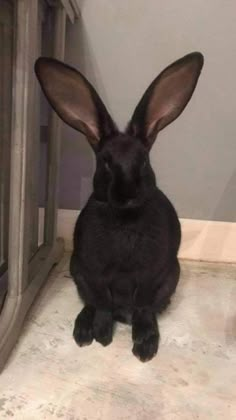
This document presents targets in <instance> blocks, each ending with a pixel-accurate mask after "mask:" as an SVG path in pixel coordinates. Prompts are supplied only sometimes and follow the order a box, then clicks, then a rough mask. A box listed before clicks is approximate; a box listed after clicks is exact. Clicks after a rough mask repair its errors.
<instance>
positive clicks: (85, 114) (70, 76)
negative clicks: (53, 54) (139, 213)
mask: <svg viewBox="0 0 236 420" xmlns="http://www.w3.org/2000/svg"><path fill="white" fill-rule="evenodd" d="M202 66H203V56H202V54H200V53H198V52H195V53H191V54H188V55H186V56H184V57H183V58H181V59H180V60H178V61H176V62H174V63H173V64H171V65H170V66H168V67H167V68H166V69H165V70H163V72H162V73H161V74H160V75H159V76H158V77H157V78H156V79H155V80H154V81H153V82H152V83H151V85H150V86H149V87H148V89H147V90H146V92H145V93H144V95H143V97H142V98H141V100H140V102H139V103H138V105H137V107H136V108H135V111H134V113H133V116H132V118H131V120H130V122H129V124H128V127H127V129H126V131H125V132H124V133H120V132H119V131H118V129H117V127H116V125H115V123H114V122H113V120H112V118H111V116H110V115H109V113H108V111H107V110H106V107H105V106H104V104H103V102H102V101H101V99H100V97H99V96H98V94H97V92H96V91H95V89H94V88H93V86H92V85H91V84H90V83H89V82H88V81H87V80H86V79H85V77H84V76H83V75H82V74H81V73H79V72H78V71H77V70H75V69H73V68H72V67H69V66H67V65H65V64H63V63H62V62H60V61H57V60H55V59H51V58H44V57H41V58H39V59H38V60H37V61H36V64H35V71H36V75H37V77H38V79H39V82H40V84H41V87H42V90H43V92H44V93H45V95H46V97H47V99H48V101H49V102H50V104H51V105H52V107H53V109H54V110H55V111H56V113H57V114H58V115H59V116H60V117H61V119H62V120H63V121H64V122H66V123H67V124H69V125H70V126H71V127H73V128H75V129H76V130H78V131H80V132H82V133H83V134H84V135H85V136H86V137H87V139H88V141H89V143H90V145H91V146H92V148H93V150H94V151H95V154H96V160H97V165H96V172H95V176H94V194H95V198H96V199H97V200H99V201H102V202H108V203H109V204H111V205H112V206H113V207H115V208H120V209H128V208H132V209H133V208H138V207H140V206H141V205H142V204H143V203H144V201H145V200H146V199H147V198H148V197H149V195H150V194H151V192H152V190H153V188H155V176H154V173H153V170H152V168H151V165H150V162H149V151H150V149H151V146H152V144H153V143H154V140H155V138H156V136H157V134H158V132H159V131H160V130H162V129H163V128H164V127H165V126H167V125H168V124H170V123H171V122H172V121H174V120H175V119H176V118H177V117H178V116H179V115H180V114H181V112H182V111H183V110H184V108H185V106H186V105H187V103H188V101H189V100H190V98H191V96H192V94H193V91H194V89H195V86H196V84H197V80H198V77H199V75H200V72H201V69H202Z"/></svg>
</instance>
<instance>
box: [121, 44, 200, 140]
mask: <svg viewBox="0 0 236 420" xmlns="http://www.w3.org/2000/svg"><path fill="white" fill-rule="evenodd" d="M203 62H204V58H203V55H202V54H201V53H199V52H194V53H191V54H188V55H186V56H184V57H182V58H181V59H180V60H178V61H175V62H174V63H173V64H171V65H170V66H168V67H167V68H166V69H165V70H163V72H162V73H161V74H160V75H159V76H158V77H157V78H156V79H155V80H154V81H153V82H152V83H151V85H150V86H149V87H148V89H147V90H146V92H145V93H144V95H143V97H142V98H141V100H140V102H139V104H138V105H137V107H136V109H135V111H134V114H133V116H132V119H131V121H130V123H129V125H128V128H127V132H128V133H129V134H130V135H132V136H136V137H140V138H141V139H142V140H143V141H144V143H145V144H146V146H147V147H148V148H150V147H151V146H152V144H153V142H154V140H155V138H156V136H157V133H158V132H159V131H160V130H162V129H163V128H164V127H166V126H167V125H168V124H170V123H171V122H172V121H174V120H175V119H176V118H177V117H178V116H179V115H180V114H181V112H182V111H183V110H184V108H185V107H186V105H187V103H188V101H189V100H190V98H191V96H192V94H193V92H194V89H195V87H196V84H197V81H198V78H199V76H200V73H201V69H202V67H203Z"/></svg>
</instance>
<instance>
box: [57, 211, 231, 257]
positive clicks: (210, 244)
mask: <svg viewBox="0 0 236 420" xmlns="http://www.w3.org/2000/svg"><path fill="white" fill-rule="evenodd" d="M78 215H79V211H77V210H59V211H58V236H61V237H63V238H64V240H65V247H66V250H68V251H71V250H72V238H73V229H74V226H75V222H76V219H77V217H78ZM180 221H181V226H182V243H181V247H180V251H179V257H180V258H182V259H191V260H198V261H199V260H200V261H216V262H227V263H233V262H234V263H236V223H229V222H215V221H206V220H192V219H180Z"/></svg>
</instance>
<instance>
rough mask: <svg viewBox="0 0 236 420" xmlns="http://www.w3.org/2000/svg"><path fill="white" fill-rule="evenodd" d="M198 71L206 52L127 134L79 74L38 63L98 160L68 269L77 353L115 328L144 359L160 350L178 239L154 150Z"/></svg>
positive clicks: (154, 86) (168, 78) (50, 93)
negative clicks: (125, 325) (77, 301)
mask: <svg viewBox="0 0 236 420" xmlns="http://www.w3.org/2000/svg"><path fill="white" fill-rule="evenodd" d="M202 66H203V56H202V54H200V53H199V52H194V53H191V54H188V55H186V56H185V57H183V58H181V59H180V60H178V61H176V62H174V63H173V64H171V65H170V66H169V67H167V68H166V69H165V70H164V71H163V72H162V73H161V74H160V75H159V76H158V77H157V78H156V79H155V80H154V81H153V82H152V83H151V85H150V86H149V88H148V89H147V90H146V92H145V93H144V95H143V97H142V98H141V101H140V102H139V104H138V106H137V107H136V109H135V111H134V114H133V116H132V118H131V121H130V122H129V124H128V127H127V129H126V131H125V132H124V133H121V132H120V131H119V130H118V129H117V127H116V125H115V124H114V122H113V121H112V118H111V117H110V115H109V114H108V112H107V110H106V108H105V106H104V104H103V102H102V101H101V99H100V98H99V96H98V94H97V92H96V91H95V89H94V88H93V87H92V86H91V84H90V83H89V82H88V81H87V80H86V79H85V77H84V76H82V74H80V73H79V72H78V71H77V70H75V69H73V68H71V67H69V66H67V65H65V64H63V63H61V62H59V61H57V60H54V59H50V58H43V57H41V58H39V59H38V60H37V62H36V65H35V71H36V74H37V77H38V79H39V81H40V84H41V87H42V89H43V91H44V93H45V95H46V97H47V98H48V100H49V102H50V104H51V105H52V107H53V108H54V110H55V111H56V112H57V114H58V115H59V116H60V117H61V118H62V119H63V121H65V122H66V123H67V124H69V125H70V126H71V127H73V128H75V129H76V130H78V131H80V132H82V133H83V134H84V135H85V136H86V137H87V139H88V141H89V143H90V144H91V146H92V148H93V149H94V151H95V154H96V172H95V175H94V180H93V193H92V195H91V197H90V198H89V200H88V203H87V204H86V206H85V208H84V209H83V210H82V211H81V213H80V216H79V218H78V220H77V223H76V227H75V232H74V250H73V255H72V257H71V263H70V270H71V274H72V276H73V278H74V281H75V283H76V286H77V288H78V292H79V295H80V296H81V298H82V299H83V301H84V304H85V306H84V308H83V309H82V311H81V312H80V313H79V315H78V316H77V319H76V321H75V327H74V338H75V341H76V342H77V343H78V345H79V346H83V345H88V344H90V343H92V341H93V339H94V338H95V340H97V341H98V342H100V343H101V344H103V345H104V346H105V345H108V344H109V343H111V341H112V333H113V323H114V321H117V320H118V321H123V322H130V323H132V338H133V343H134V344H133V353H134V354H135V355H136V356H137V357H138V358H139V359H140V360H142V361H147V360H150V359H151V358H152V357H153V356H154V355H155V354H156V352H157V349H158V342H159V331H158V325H157V319H156V315H157V313H159V312H161V311H162V310H163V309H165V307H166V306H167V305H168V304H169V303H170V297H171V295H172V294H173V293H174V291H175V289H176V286H177V283H178V280H179V274H180V267H179V262H178V259H177V253H178V249H179V245H180V239H181V231H180V224H179V220H178V217H177V214H176V212H175V209H174V207H173V206H172V204H171V203H170V201H169V200H168V199H167V197H166V196H165V195H164V194H163V192H162V191H161V190H160V189H159V188H158V187H157V186H156V180H155V175H154V172H153V170H152V168H151V165H150V161H149V151H150V149H151V146H152V144H153V142H154V140H155V138H156V136H157V133H158V132H159V131H160V130H162V129H163V128H164V127H165V126H166V125H168V124H169V123H171V122H172V121H173V120H175V119H176V118H177V117H178V116H179V115H180V114H181V112H182V111H183V109H184V108H185V106H186V105H187V103H188V101H189V99H190V98H191V96H192V94H193V91H194V89H195V86H196V84H197V80H198V77H199V75H200V72H201V69H202Z"/></svg>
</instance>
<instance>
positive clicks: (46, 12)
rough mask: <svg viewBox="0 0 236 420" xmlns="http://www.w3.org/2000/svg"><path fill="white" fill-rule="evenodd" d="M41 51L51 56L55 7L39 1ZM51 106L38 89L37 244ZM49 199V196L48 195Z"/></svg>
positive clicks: (43, 208) (42, 233)
mask: <svg viewBox="0 0 236 420" xmlns="http://www.w3.org/2000/svg"><path fill="white" fill-rule="evenodd" d="M40 12H41V51H40V54H39V55H42V56H48V57H51V56H53V36H54V14H55V8H50V7H48V6H46V4H45V2H44V1H41V10H40ZM51 112H52V111H51V108H50V107H49V105H48V102H47V100H46V99H45V97H44V95H43V93H42V91H41V90H40V122H39V124H40V161H39V190H38V193H39V209H38V211H39V245H41V244H43V243H44V242H45V211H46V206H47V199H48V198H47V186H48V169H49V168H48V157H49V120H50V113H51ZM49 199H50V197H49Z"/></svg>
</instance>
